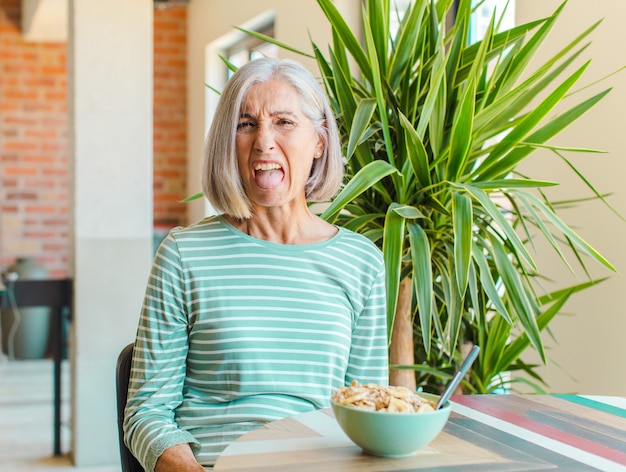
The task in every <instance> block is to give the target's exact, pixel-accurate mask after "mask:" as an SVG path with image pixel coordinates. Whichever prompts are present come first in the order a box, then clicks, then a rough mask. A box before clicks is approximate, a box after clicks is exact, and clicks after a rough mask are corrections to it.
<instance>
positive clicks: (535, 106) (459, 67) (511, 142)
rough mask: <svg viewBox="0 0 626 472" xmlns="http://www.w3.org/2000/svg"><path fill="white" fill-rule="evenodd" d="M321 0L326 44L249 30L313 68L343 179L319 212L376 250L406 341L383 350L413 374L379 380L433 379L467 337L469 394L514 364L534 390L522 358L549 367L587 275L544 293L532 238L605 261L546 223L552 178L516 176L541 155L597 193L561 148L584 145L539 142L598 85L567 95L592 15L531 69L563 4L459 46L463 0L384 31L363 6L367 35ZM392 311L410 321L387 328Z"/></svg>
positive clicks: (555, 223) (384, 12) (499, 381)
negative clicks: (327, 105) (305, 46)
mask: <svg viewBox="0 0 626 472" xmlns="http://www.w3.org/2000/svg"><path fill="white" fill-rule="evenodd" d="M318 3H319V6H320V7H321V9H322V10H323V12H324V14H325V16H326V18H327V19H328V22H329V23H330V26H331V28H332V33H333V41H332V44H331V45H330V46H329V47H328V49H327V50H326V48H324V50H322V48H321V47H319V46H318V45H317V44H315V43H312V52H311V53H307V52H303V51H297V50H295V49H294V48H291V47H289V46H288V45H285V44H281V43H279V42H277V41H274V40H272V39H271V38H268V37H264V36H262V35H259V34H255V33H252V32H249V31H248V33H250V34H253V35H255V36H257V37H260V38H261V39H265V40H267V41H271V42H274V43H275V44H278V45H279V46H281V47H284V48H287V49H289V50H291V51H293V52H298V53H299V54H303V55H305V56H309V57H311V58H314V59H315V60H316V61H317V65H318V67H319V73H320V77H321V80H322V81H323V83H324V85H325V87H326V90H327V93H328V95H329V97H330V99H331V102H332V105H333V108H334V110H335V112H336V115H337V119H338V122H339V126H340V132H341V134H342V137H343V140H344V142H345V145H346V148H345V155H346V159H347V164H346V166H347V177H348V178H347V181H346V184H345V186H344V188H343V189H342V191H341V192H340V194H339V195H338V196H337V197H336V198H335V199H334V200H333V201H332V202H331V203H330V205H329V206H328V207H327V209H326V210H325V211H324V213H323V215H322V216H323V217H324V218H325V219H327V220H328V221H331V222H337V223H338V224H341V225H343V226H345V227H347V228H350V229H352V230H355V231H357V232H360V233H362V234H364V235H366V236H367V237H368V238H370V239H371V240H372V241H374V242H375V243H376V244H378V245H379V246H380V247H381V248H382V250H383V253H384V257H385V263H386V269H387V289H388V327H389V333H390V335H391V333H392V332H393V333H394V334H393V336H392V339H391V344H392V345H393V344H394V343H399V344H403V342H402V340H401V336H402V334H404V335H408V337H409V338H410V341H412V342H409V343H406V342H405V343H404V345H406V346H409V347H408V349H410V350H412V351H414V352H411V353H410V354H413V353H414V355H415V359H414V360H413V361H412V362H409V363H405V364H403V365H396V364H394V362H396V361H395V360H394V358H392V360H391V361H392V364H393V365H392V367H394V368H397V369H398V370H397V371H395V372H396V373H400V374H402V373H403V372H404V373H405V374H406V372H407V371H408V372H410V374H411V376H412V379H411V378H409V380H408V381H407V380H406V379H402V378H401V377H398V378H396V379H393V378H392V380H391V382H392V383H407V382H408V383H409V386H411V385H410V384H411V382H412V381H414V379H415V375H414V374H415V373H417V383H418V384H419V385H421V386H426V385H427V386H428V388H431V389H435V388H439V387H440V386H441V385H443V384H444V383H445V382H446V380H447V379H448V378H449V375H450V374H451V372H452V371H453V370H454V368H455V365H456V364H457V363H458V361H459V360H460V358H461V357H462V354H461V353H462V351H463V346H464V345H465V344H466V343H476V344H479V345H480V346H481V353H480V356H479V358H478V360H477V361H476V363H475V364H474V366H473V368H472V370H471V374H470V376H469V377H468V379H467V381H466V382H465V386H464V387H465V389H466V391H471V392H480V393H486V392H492V391H493V390H495V389H496V388H499V387H502V386H503V382H505V381H507V380H506V379H507V378H505V377H503V376H502V374H503V373H512V381H513V382H514V381H516V380H517V379H518V376H517V375H516V372H517V371H520V370H521V371H524V372H526V373H527V374H528V375H525V376H522V377H524V378H526V382H530V383H531V384H533V385H534V386H535V388H538V389H541V388H543V386H542V379H541V378H540V377H539V376H538V375H537V373H536V371H535V367H536V366H533V365H527V364H526V363H524V362H523V360H522V359H521V355H522V353H523V352H524V351H525V350H526V349H527V348H529V347H530V348H532V349H535V350H536V351H537V352H538V353H539V356H540V358H541V360H542V361H543V362H545V361H546V354H545V352H544V344H543V341H542V331H543V330H545V329H546V328H548V325H549V323H550V321H551V320H552V319H553V317H554V316H555V315H556V314H558V313H559V312H560V310H561V308H562V307H563V305H564V304H565V302H566V301H567V300H568V299H569V297H570V296H571V295H572V294H573V293H575V292H577V291H579V290H582V289H585V288H587V287H589V286H592V285H594V284H595V283H597V282H598V280H589V281H588V282H586V283H582V284H580V285H576V286H573V287H570V288H568V289H561V290H558V291H554V292H550V290H549V289H548V288H546V287H543V285H542V284H541V283H539V282H540V281H541V277H540V268H539V267H538V265H537V262H536V260H535V259H534V258H533V240H534V239H536V238H540V237H542V238H545V240H546V241H547V242H548V243H549V245H550V246H551V248H553V249H554V251H556V253H557V254H558V256H559V257H560V259H561V260H562V261H563V264H564V266H565V267H567V268H568V269H569V270H571V271H574V270H575V269H574V267H573V265H572V263H571V262H570V261H569V260H568V257H569V258H573V259H574V260H575V261H576V264H577V265H578V267H579V269H578V270H582V271H584V272H585V273H586V272H587V271H586V267H585V264H586V263H588V262H589V261H593V262H594V263H595V262H597V263H599V264H601V265H603V266H605V267H607V268H608V269H610V270H614V268H613V266H612V265H611V264H610V263H609V262H608V261H607V260H606V259H605V258H604V257H603V256H602V255H600V254H599V253H598V252H597V251H596V250H595V249H594V248H593V247H592V246H590V245H589V244H588V243H587V242H585V241H584V240H583V239H582V238H581V237H580V236H579V235H578V234H577V233H576V232H575V231H573V230H572V228H571V227H570V226H568V225H567V224H566V223H565V222H564V221H562V220H561V218H559V216H557V213H556V209H557V208H558V202H554V201H551V200H550V199H549V198H548V196H547V194H546V189H547V188H548V187H550V186H553V185H557V183H555V182H548V181H544V180H542V179H540V178H539V179H537V178H532V177H529V176H526V175H523V174H522V173H520V172H519V165H520V164H521V163H522V162H523V161H524V160H525V159H526V158H528V157H529V156H531V155H532V154H533V152H535V151H536V150H538V149H542V150H544V152H545V150H549V151H550V152H551V153H552V154H553V155H554V156H555V157H556V158H559V159H563V160H564V161H565V162H566V163H567V164H568V165H570V166H571V168H572V169H573V171H574V172H576V173H577V174H578V175H579V176H580V177H581V182H582V183H583V185H587V186H588V187H589V188H591V189H592V190H593V192H594V193H595V195H596V196H597V198H600V199H603V200H604V198H603V196H602V195H600V194H599V193H598V192H597V191H596V190H595V189H594V188H593V187H592V186H591V184H590V183H588V181H587V180H586V179H585V178H584V177H583V176H582V175H581V174H580V173H579V172H578V170H577V169H576V168H575V167H574V166H573V164H572V163H571V162H570V160H569V159H568V157H567V156H568V155H569V154H570V153H573V152H587V153H590V152H596V151H592V150H588V149H568V148H565V147H562V146H561V147H559V146H558V145H556V144H549V142H550V140H551V138H553V137H554V136H555V135H557V134H558V133H559V132H560V131H562V130H563V129H565V128H566V127H568V126H569V125H570V124H571V123H572V122H574V121H575V120H576V119H577V118H579V117H580V116H581V115H582V114H583V113H585V112H586V111H587V110H589V109H590V108H591V107H593V106H594V105H595V104H596V103H597V102H598V101H599V100H601V99H602V98H603V97H604V96H605V95H606V94H607V93H608V90H604V91H602V92H600V93H597V94H594V95H592V96H588V97H584V98H577V97H580V96H581V95H582V94H577V95H573V94H572V93H571V92H572V91H573V90H574V87H575V86H576V85H577V84H578V82H579V80H580V78H581V77H582V75H583V73H584V71H585V69H586V68H587V66H588V62H585V63H583V64H582V65H576V64H577V63H578V62H579V59H580V57H581V56H582V53H583V52H584V51H585V48H586V46H587V44H585V43H584V41H586V38H587V37H588V36H589V34H590V33H591V32H592V31H593V30H594V28H595V27H596V26H597V24H594V25H592V26H591V27H590V28H589V29H587V30H586V31H583V32H582V33H581V34H580V35H579V36H578V37H577V38H575V39H573V40H572V41H571V42H570V43H569V44H568V45H567V46H565V47H564V48H563V49H562V50H560V51H559V52H558V53H557V54H555V55H554V56H553V57H552V58H551V59H550V60H548V61H547V62H545V63H543V64H540V65H539V66H535V67H534V68H533V69H532V70H529V64H530V63H531V60H532V59H533V57H534V53H535V51H537V49H538V48H539V47H540V46H541V44H542V42H543V41H545V40H546V38H547V37H548V33H549V31H550V29H551V28H552V26H553V25H554V23H555V22H556V21H557V19H558V17H559V14H560V12H561V11H562V9H563V7H564V5H565V4H563V5H561V7H560V8H559V9H558V10H557V11H556V12H555V13H554V14H553V15H551V16H550V17H548V18H543V19H539V20H536V21H533V22H531V23H528V24H524V25H521V26H516V27H514V28H512V29H509V30H507V31H502V32H498V25H497V22H498V19H497V18H496V17H495V15H494V18H493V19H492V21H491V24H490V25H489V27H488V29H487V30H486V32H485V35H484V38H483V39H482V40H480V41H478V42H476V43H474V44H470V43H469V29H470V16H471V14H472V6H471V2H470V0H461V1H460V2H455V1H454V0H439V1H435V0H415V1H414V2H412V4H411V6H410V7H409V9H408V11H407V12H406V14H404V16H402V17H401V18H399V23H400V26H399V29H398V30H397V31H396V32H392V31H391V29H390V19H391V17H392V15H394V14H397V13H396V12H394V11H392V8H391V5H390V0H366V1H365V2H364V7H363V12H362V24H363V38H359V37H357V36H356V35H355V33H354V32H353V31H352V30H351V28H350V27H349V26H348V24H347V22H346V21H345V20H344V18H343V17H342V16H341V14H340V12H339V11H338V10H337V9H336V7H335V6H334V4H333V2H332V0H318ZM451 18H454V21H453V22H451V21H450V19H451ZM568 104H569V105H568ZM557 107H558V110H560V112H559V113H556V112H555V109H557ZM605 203H606V201H605ZM607 205H608V203H607ZM407 287H408V288H407ZM399 293H401V294H402V295H401V297H402V298H401V299H399V295H398V294H399ZM399 306H404V307H408V311H407V312H405V313H400V312H399V311H398V309H397V308H398V307H399ZM401 319H404V320H405V321H406V320H408V321H409V324H408V327H407V326H406V325H403V326H404V327H403V328H402V329H401V330H400V331H401V332H398V330H397V329H395V330H394V329H393V328H394V324H395V327H396V328H397V327H398V326H399V325H400V323H401V321H400V320H401ZM396 336H400V337H399V338H397V339H395V337H396ZM412 346H414V347H412ZM503 379H504V380H503ZM529 379H530V380H529ZM508 381H510V379H509V380H508ZM508 385H510V383H509V384H508Z"/></svg>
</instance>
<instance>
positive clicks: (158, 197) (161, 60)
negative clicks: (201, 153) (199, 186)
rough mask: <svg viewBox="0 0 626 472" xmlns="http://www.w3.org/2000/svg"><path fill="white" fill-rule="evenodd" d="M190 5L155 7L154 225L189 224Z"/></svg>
mask: <svg viewBox="0 0 626 472" xmlns="http://www.w3.org/2000/svg"><path fill="white" fill-rule="evenodd" d="M186 70H187V8H186V7H185V6H182V5H173V6H171V7H169V8H165V9H163V8H155V9H154V224H155V226H156V227H158V228H163V227H167V228H170V227H172V226H176V225H178V224H184V222H185V212H186V208H185V204H184V203H180V200H181V199H183V198H185V197H186V196H187V195H186V192H187V190H186V180H187V170H186V161H187V120H186V116H187V108H186V105H187V73H186Z"/></svg>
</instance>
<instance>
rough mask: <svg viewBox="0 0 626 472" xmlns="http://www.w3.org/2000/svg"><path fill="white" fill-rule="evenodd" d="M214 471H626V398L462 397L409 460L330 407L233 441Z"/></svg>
mask: <svg viewBox="0 0 626 472" xmlns="http://www.w3.org/2000/svg"><path fill="white" fill-rule="evenodd" d="M215 470H216V471H223V472H227V471H250V470H254V471H261V472H262V471H273V472H280V471H290V472H293V471H295V472H308V471H315V472H320V471H323V472H327V471H342V472H343V471H355V472H356V471H359V472H368V471H424V470H431V471H434V470H437V471H443V470H445V471H463V472H471V471H476V472H485V471H522V470H523V471H530V470H542V471H546V470H564V471H585V470H603V471H611V472H613V471H615V472H618V471H626V398H622V397H599V396H578V395H460V396H459V395H457V396H454V397H452V413H451V415H450V419H449V421H448V423H447V424H446V427H445V428H444V430H443V431H442V433H441V434H440V435H439V436H438V437H437V438H436V439H435V440H434V441H433V442H432V443H431V444H430V445H428V446H427V447H426V448H425V449H423V450H421V451H419V452H417V453H416V454H414V455H412V456H409V457H403V458H381V457H374V456H370V455H367V454H365V453H363V452H362V450H361V449H360V448H359V447H357V446H355V445H354V444H353V443H352V442H351V441H350V440H349V439H348V437H347V436H345V434H344V433H343V432H342V431H341V429H340V428H339V426H338V424H337V422H336V421H335V419H334V417H333V413H332V411H331V410H330V409H328V408H327V409H324V410H320V411H313V412H310V413H304V414H301V415H296V416H292V417H289V418H285V419H282V420H280V421H275V422H273V423H269V424H267V425H265V426H264V427H261V428H259V429H256V430H254V431H251V432H249V433H247V434H245V435H244V436H242V437H241V438H239V439H238V440H237V441H235V442H234V443H232V444H231V445H230V446H228V447H227V448H226V449H225V450H224V452H223V453H222V455H221V456H220V458H219V460H218V461H217V463H216V465H215Z"/></svg>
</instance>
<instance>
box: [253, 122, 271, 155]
mask: <svg viewBox="0 0 626 472" xmlns="http://www.w3.org/2000/svg"><path fill="white" fill-rule="evenodd" d="M275 147H276V141H275V139H274V130H273V129H272V126H271V125H270V124H269V123H259V125H258V127H257V132H256V135H255V137H254V150H255V151H257V152H259V153H265V152H268V151H273V150H274V148H275Z"/></svg>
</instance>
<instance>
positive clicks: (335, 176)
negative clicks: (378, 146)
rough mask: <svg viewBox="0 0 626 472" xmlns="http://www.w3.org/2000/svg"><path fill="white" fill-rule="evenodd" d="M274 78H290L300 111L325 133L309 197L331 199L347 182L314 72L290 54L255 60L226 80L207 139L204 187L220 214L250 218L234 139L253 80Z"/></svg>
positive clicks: (334, 129) (335, 133)
mask: <svg viewBox="0 0 626 472" xmlns="http://www.w3.org/2000/svg"><path fill="white" fill-rule="evenodd" d="M271 78H277V79H282V80H285V81H287V82H288V83H289V84H291V85H292V86H293V87H294V88H295V89H296V90H297V91H298V93H299V95H300V97H301V99H302V111H303V112H304V114H305V116H307V118H309V119H310V120H311V121H312V123H313V127H314V129H315V132H316V133H317V134H318V135H319V136H320V137H321V138H322V141H323V143H324V150H323V152H322V156H321V157H319V158H317V159H314V160H313V165H312V167H311V173H310V175H309V178H308V180H307V182H306V184H305V195H306V198H307V201H309V202H324V201H328V200H330V199H331V198H333V197H334V196H335V195H336V193H337V191H338V190H339V187H340V186H341V183H342V182H343V172H344V163H343V157H342V155H341V143H340V140H339V131H338V130H337V123H336V121H335V117H334V115H333V112H332V109H331V108H330V104H329V102H328V99H327V97H326V95H325V93H324V91H323V90H322V87H321V86H320V85H319V83H318V82H317V80H316V79H315V77H313V75H312V74H311V73H310V72H309V71H308V70H307V69H306V68H305V67H304V66H303V65H301V64H299V63H298V62H295V61H293V60H289V59H280V60H279V59H268V58H263V59H257V60H254V61H251V62H248V63H247V64H245V65H244V66H242V67H241V68H240V69H239V70H238V71H237V72H236V73H235V74H234V75H233V76H232V77H231V78H230V80H229V81H228V83H227V84H226V87H224V91H223V92H222V95H221V97H220V100H219V103H218V105H217V110H216V112H215V117H214V119H213V122H212V124H211V128H210V130H209V133H208V136H207V140H206V143H205V152H204V163H203V171H202V190H203V192H204V195H205V196H206V197H207V198H208V199H209V201H210V202H211V204H212V205H213V207H214V208H215V209H216V210H217V211H218V212H220V213H225V214H227V215H229V216H232V217H234V218H238V219H244V218H250V217H251V216H252V208H251V204H250V200H249V199H248V197H247V195H246V193H245V190H244V187H243V184H242V181H241V175H240V173H239V167H238V164H237V154H236V148H235V138H236V132H237V124H238V122H239V115H240V112H241V104H242V102H243V99H244V97H245V95H246V93H247V92H248V90H249V89H250V87H251V86H252V85H254V84H258V83H262V82H265V81H267V80H269V79H271Z"/></svg>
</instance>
